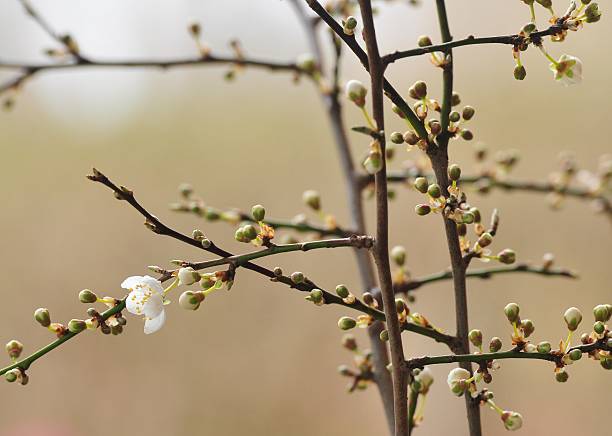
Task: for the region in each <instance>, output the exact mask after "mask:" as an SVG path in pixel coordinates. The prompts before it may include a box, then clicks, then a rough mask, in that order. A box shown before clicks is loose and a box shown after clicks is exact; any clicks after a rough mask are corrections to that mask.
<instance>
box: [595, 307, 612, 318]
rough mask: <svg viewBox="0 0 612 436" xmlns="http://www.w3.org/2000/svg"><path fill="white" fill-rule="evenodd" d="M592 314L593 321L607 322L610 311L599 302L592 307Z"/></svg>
mask: <svg viewBox="0 0 612 436" xmlns="http://www.w3.org/2000/svg"><path fill="white" fill-rule="evenodd" d="M593 315H594V316H595V321H601V322H608V321H609V320H610V316H611V315H612V313H611V312H610V310H609V308H608V306H606V305H605V304H599V305H597V306H595V307H594V308H593Z"/></svg>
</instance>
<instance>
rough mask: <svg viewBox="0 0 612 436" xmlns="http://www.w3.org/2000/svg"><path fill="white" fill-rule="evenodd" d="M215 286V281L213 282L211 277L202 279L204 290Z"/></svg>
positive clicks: (201, 285)
mask: <svg viewBox="0 0 612 436" xmlns="http://www.w3.org/2000/svg"><path fill="white" fill-rule="evenodd" d="M213 286H215V280H213V278H212V277H210V276H207V275H205V276H202V278H201V279H200V287H201V288H202V289H204V290H206V289H210V288H212V287H213Z"/></svg>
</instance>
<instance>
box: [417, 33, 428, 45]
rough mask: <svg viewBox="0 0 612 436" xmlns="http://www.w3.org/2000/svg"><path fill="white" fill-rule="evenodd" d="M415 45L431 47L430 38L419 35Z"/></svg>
mask: <svg viewBox="0 0 612 436" xmlns="http://www.w3.org/2000/svg"><path fill="white" fill-rule="evenodd" d="M417 45H418V46H419V47H427V46H430V45H431V38H430V37H429V36H427V35H421V36H419V39H417Z"/></svg>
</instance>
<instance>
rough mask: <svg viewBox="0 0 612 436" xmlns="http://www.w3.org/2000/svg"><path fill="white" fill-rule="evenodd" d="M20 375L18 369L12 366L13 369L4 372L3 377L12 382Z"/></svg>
mask: <svg viewBox="0 0 612 436" xmlns="http://www.w3.org/2000/svg"><path fill="white" fill-rule="evenodd" d="M20 375H21V371H19V369H17V368H14V369H11V370H10V371H9V372H7V373H6V374H4V378H5V379H6V381H7V382H9V383H13V382H15V381H16V380H17V378H18V377H19V376H20Z"/></svg>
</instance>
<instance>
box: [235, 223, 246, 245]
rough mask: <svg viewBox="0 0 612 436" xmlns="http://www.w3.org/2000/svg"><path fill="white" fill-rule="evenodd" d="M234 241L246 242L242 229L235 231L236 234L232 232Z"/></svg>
mask: <svg viewBox="0 0 612 436" xmlns="http://www.w3.org/2000/svg"><path fill="white" fill-rule="evenodd" d="M234 239H235V240H236V241H238V242H248V241H247V239H246V238H245V236H244V229H243V228H242V227H240V228H238V229H236V232H234Z"/></svg>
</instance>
